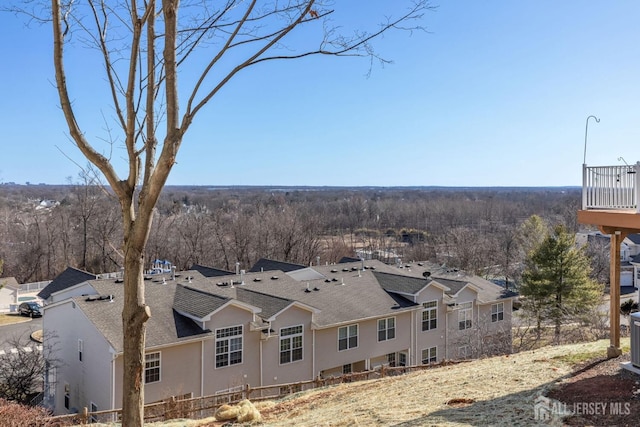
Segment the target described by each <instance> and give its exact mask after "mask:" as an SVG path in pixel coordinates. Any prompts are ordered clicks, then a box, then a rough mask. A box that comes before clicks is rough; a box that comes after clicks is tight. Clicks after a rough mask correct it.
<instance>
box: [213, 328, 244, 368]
mask: <svg viewBox="0 0 640 427" xmlns="http://www.w3.org/2000/svg"><path fill="white" fill-rule="evenodd" d="M240 363H242V325H240V326H232V327H231V328H223V329H216V368H222V367H224V366H230V365H238V364H240Z"/></svg>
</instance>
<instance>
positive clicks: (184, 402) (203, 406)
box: [46, 361, 464, 427]
mask: <svg viewBox="0 0 640 427" xmlns="http://www.w3.org/2000/svg"><path fill="white" fill-rule="evenodd" d="M463 362H464V361H455V362H454V361H444V362H441V363H437V364H430V365H415V366H398V367H389V366H381V367H378V368H376V369H375V370H370V371H363V372H354V373H351V374H344V375H340V376H331V377H327V378H321V377H317V378H316V379H313V380H307V381H300V382H296V383H289V384H277V385H269V386H260V387H251V386H250V385H249V384H245V385H244V386H242V388H241V389H238V390H234V391H230V392H225V393H218V394H215V395H210V396H204V397H191V393H188V394H184V395H181V396H171V397H169V398H166V399H164V400H162V401H159V402H155V403H150V404H148V405H145V406H144V420H145V422H155V421H166V420H171V419H176V418H192V419H198V418H207V417H213V416H214V414H215V412H216V409H218V408H219V407H220V406H222V405H224V404H228V403H237V402H239V401H241V400H243V399H249V400H251V401H253V402H256V401H261V400H274V399H278V398H281V397H283V396H287V395H290V394H293V393H298V392H301V391H305V390H311V389H314V388H319V387H327V386H333V385H338V384H343V383H350V382H356V381H366V380H372V379H378V378H384V377H386V376H395V375H403V374H406V373H409V372H414V371H420V370H424V369H432V368H435V367H440V366H444V365H452V364H457V363H463ZM121 417H122V409H111V410H106V411H97V412H89V410H88V408H86V407H85V408H83V409H82V411H81V412H80V413H78V414H70V415H58V416H55V417H51V418H49V419H48V420H47V423H46V425H47V426H56V427H58V426H60V427H62V426H68V425H78V424H80V425H83V424H90V423H96V422H101V423H109V422H114V421H116V422H117V421H119V420H120V419H121Z"/></svg>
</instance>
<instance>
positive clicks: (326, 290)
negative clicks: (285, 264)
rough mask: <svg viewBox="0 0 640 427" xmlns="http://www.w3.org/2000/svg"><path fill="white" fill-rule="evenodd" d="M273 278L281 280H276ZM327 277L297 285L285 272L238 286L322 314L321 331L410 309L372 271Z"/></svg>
mask: <svg viewBox="0 0 640 427" xmlns="http://www.w3.org/2000/svg"><path fill="white" fill-rule="evenodd" d="M272 276H277V277H278V279H277V280H272V279H271V277H272ZM325 276H326V277H327V278H326V279H320V280H310V281H297V280H295V279H293V278H291V277H289V276H288V275H286V274H283V273H282V272H280V273H274V272H264V273H251V274H247V275H246V276H245V285H242V286H236V290H240V289H249V290H252V291H257V292H260V293H263V294H266V295H273V296H277V297H280V298H284V299H287V300H290V301H298V302H301V303H303V304H306V305H308V306H311V307H313V308H316V309H318V310H320V311H319V312H318V313H316V315H315V322H316V324H317V325H319V326H321V327H324V326H331V325H335V324H343V323H346V322H353V321H357V320H359V319H366V318H371V317H378V316H384V315H391V314H393V313H396V312H397V311H398V310H402V309H405V308H406V306H407V304H406V301H404V300H402V301H401V302H402V304H401V303H399V302H398V301H396V300H395V299H394V298H393V297H391V295H389V294H388V293H387V292H386V291H385V290H384V289H382V287H380V285H379V284H378V282H377V280H376V278H375V277H374V276H373V273H372V272H370V271H364V272H362V273H360V274H358V272H357V271H352V270H350V269H349V271H347V272H343V271H340V272H339V273H336V274H331V273H330V274H328V275H325ZM254 278H260V279H261V280H260V281H254V280H253V279H254ZM343 282H344V285H343V284H342V283H343ZM307 285H308V287H307ZM262 308H263V309H265V307H262ZM261 315H262V314H261ZM263 316H264V317H265V318H266V315H263Z"/></svg>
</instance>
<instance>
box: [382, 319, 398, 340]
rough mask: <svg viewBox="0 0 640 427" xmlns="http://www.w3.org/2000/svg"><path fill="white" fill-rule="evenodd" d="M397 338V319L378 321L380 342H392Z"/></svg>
mask: <svg viewBox="0 0 640 427" xmlns="http://www.w3.org/2000/svg"><path fill="white" fill-rule="evenodd" d="M395 337H396V318H395V317H388V318H386V319H380V320H378V341H387V340H392V339H394V338H395Z"/></svg>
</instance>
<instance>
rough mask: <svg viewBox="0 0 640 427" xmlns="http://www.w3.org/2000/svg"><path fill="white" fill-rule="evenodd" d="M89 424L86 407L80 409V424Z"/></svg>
mask: <svg viewBox="0 0 640 427" xmlns="http://www.w3.org/2000/svg"><path fill="white" fill-rule="evenodd" d="M88 422H89V408H87V407H86V406H85V407H83V408H82V415H81V416H80V424H88Z"/></svg>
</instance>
